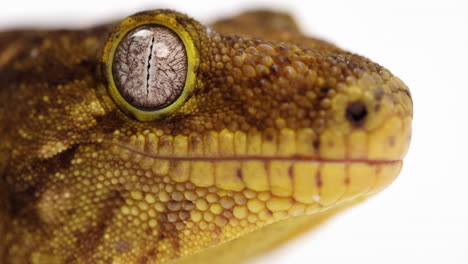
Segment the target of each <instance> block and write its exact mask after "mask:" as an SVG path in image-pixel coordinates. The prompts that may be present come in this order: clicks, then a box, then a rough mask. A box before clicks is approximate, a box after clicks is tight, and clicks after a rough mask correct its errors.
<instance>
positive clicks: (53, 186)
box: [0, 10, 413, 264]
mask: <svg viewBox="0 0 468 264" xmlns="http://www.w3.org/2000/svg"><path fill="white" fill-rule="evenodd" d="M412 116H413V101H412V98H411V94H410V92H409V89H408V87H407V86H406V85H405V84H404V83H403V82H402V81H401V80H400V79H399V78H398V77H396V76H394V75H393V74H392V73H391V72H390V71H389V70H387V69H386V68H384V67H383V66H380V65H379V64H377V63H374V62H372V61H371V60H369V59H367V58H365V57H362V56H360V55H356V54H354V53H351V52H348V51H345V50H343V49H341V48H339V47H337V46H336V45H334V44H332V43H329V42H327V41H324V40H321V39H319V38H315V37H310V36H306V35H304V34H303V33H302V31H301V30H300V29H299V27H298V25H297V23H296V22H295V20H294V18H293V17H292V16H290V15H289V14H286V13H282V12H276V11H267V10H255V11H247V12H244V13H241V14H239V15H237V16H234V17H231V18H224V19H220V20H218V21H216V22H214V23H213V24H211V25H204V24H202V23H200V22H198V21H196V20H194V19H192V18H190V17H189V16H187V15H184V14H181V13H179V12H176V11H172V10H149V11H144V12H140V13H137V14H134V15H131V16H129V17H127V18H125V19H123V20H121V21H117V22H111V23H108V24H103V25H99V26H96V27H90V28H83V29H50V30H48V29H37V30H36V29H16V30H10V31H4V32H1V33H0V238H1V239H0V262H1V263H5V264H21V263H30V264H55V263H57V264H58V263H114V264H118V263H135V264H145V263H155V264H156V263H157V264H159V263H180V264H182V263H239V262H242V261H244V260H246V259H248V258H249V257H250V256H252V255H255V254H258V253H259V252H263V251H265V250H267V249H270V248H272V247H274V246H275V245H278V244H280V243H283V242H284V241H287V240H288V239H289V238H291V237H293V236H294V235H296V234H299V233H301V232H303V231H305V230H309V229H310V228H312V227H314V226H316V225H318V224H319V223H320V222H322V221H323V220H326V219H327V218H328V217H330V216H331V215H333V214H335V213H336V212H338V211H340V210H342V209H343V208H347V207H349V206H351V205H353V204H356V203H358V202H361V201H363V200H365V199H366V198H367V197H370V196H372V195H374V194H376V193H378V192H379V191H381V190H382V189H384V188H385V187H387V186H388V185H389V184H390V183H391V182H392V181H393V180H394V179H395V178H396V177H397V175H398V174H399V171H400V169H401V166H402V159H403V157H404V156H405V154H406V153H407V150H408V146H409V143H410V138H411V123H412ZM311 250H313V249H311Z"/></svg>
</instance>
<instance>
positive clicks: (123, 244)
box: [114, 240, 132, 255]
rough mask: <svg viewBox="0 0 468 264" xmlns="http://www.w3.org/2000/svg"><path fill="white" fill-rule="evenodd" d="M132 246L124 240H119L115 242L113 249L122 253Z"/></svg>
mask: <svg viewBox="0 0 468 264" xmlns="http://www.w3.org/2000/svg"><path fill="white" fill-rule="evenodd" d="M131 248H132V246H131V245H130V243H129V242H128V241H126V240H120V241H119V242H117V243H115V246H114V249H115V251H117V254H119V255H120V254H122V253H125V252H127V251H128V250H130V249H131Z"/></svg>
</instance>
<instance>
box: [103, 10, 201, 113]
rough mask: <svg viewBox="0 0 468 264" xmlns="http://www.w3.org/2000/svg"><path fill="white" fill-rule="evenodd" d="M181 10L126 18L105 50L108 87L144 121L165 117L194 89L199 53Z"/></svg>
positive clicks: (123, 106) (122, 105)
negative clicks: (182, 17) (181, 22)
mask: <svg viewBox="0 0 468 264" xmlns="http://www.w3.org/2000/svg"><path fill="white" fill-rule="evenodd" d="M178 16H181V15H180V14H176V13H167V12H164V13H163V12H160V11H157V10H156V11H148V12H143V13H139V14H136V15H134V16H131V17H128V18H127V19H125V20H123V21H122V22H121V23H120V24H119V25H118V26H117V28H116V29H115V30H114V32H113V33H112V34H111V36H110V37H109V40H108V41H107V43H106V45H105V46H104V51H103V62H104V65H105V75H106V77H107V80H108V91H109V94H110V95H111V97H112V99H113V100H114V102H115V103H116V104H117V106H119V108H120V109H121V110H122V111H124V112H125V113H127V114H129V115H131V116H133V117H134V118H136V119H138V120H141V121H152V120H156V119H160V118H164V117H166V116H168V115H170V114H171V113H173V112H174V111H176V110H177V109H178V108H179V107H180V106H181V105H182V104H183V103H184V102H185V101H186V100H187V99H188V98H189V95H190V94H191V92H192V90H193V87H194V84H195V77H196V69H197V68H198V64H199V58H198V53H197V51H196V49H195V45H194V43H193V40H192V37H191V35H190V33H189V32H188V31H186V30H185V28H184V25H181V24H180V23H179V21H187V20H183V19H180V17H178Z"/></svg>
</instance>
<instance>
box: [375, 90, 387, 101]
mask: <svg viewBox="0 0 468 264" xmlns="http://www.w3.org/2000/svg"><path fill="white" fill-rule="evenodd" d="M384 93H385V92H384V90H383V88H382V87H381V86H379V87H377V89H376V90H375V99H377V100H379V101H380V100H382V98H383V96H384Z"/></svg>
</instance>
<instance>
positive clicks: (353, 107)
mask: <svg viewBox="0 0 468 264" xmlns="http://www.w3.org/2000/svg"><path fill="white" fill-rule="evenodd" d="M366 117H367V108H366V106H365V105H364V103H363V102H361V101H356V102H351V103H349V104H348V106H347V107H346V119H347V120H348V121H349V122H350V123H351V124H352V125H353V126H356V127H359V126H362V125H363V124H364V121H366Z"/></svg>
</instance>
